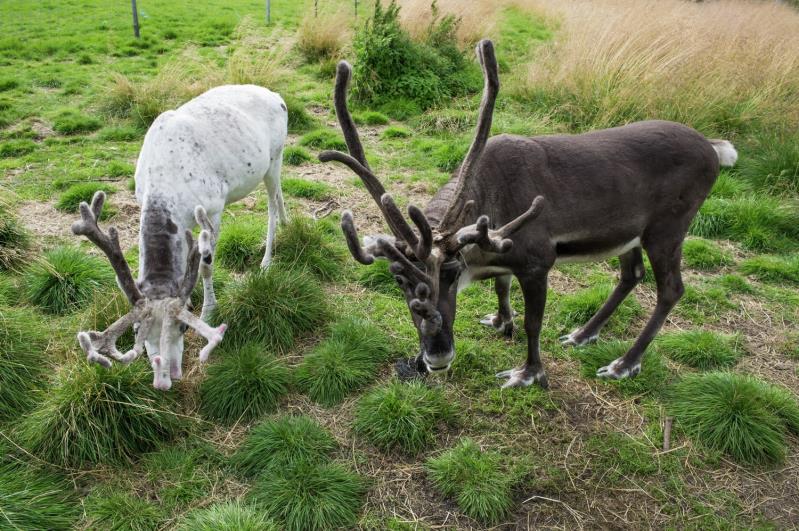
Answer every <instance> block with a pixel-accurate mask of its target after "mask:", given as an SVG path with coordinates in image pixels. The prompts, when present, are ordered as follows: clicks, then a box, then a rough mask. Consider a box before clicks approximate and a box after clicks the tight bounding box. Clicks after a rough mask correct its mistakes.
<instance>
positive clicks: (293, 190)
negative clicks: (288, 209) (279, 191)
mask: <svg viewBox="0 0 799 531" xmlns="http://www.w3.org/2000/svg"><path fill="white" fill-rule="evenodd" d="M300 149H302V148H300ZM282 186H283V192H285V193H286V194H287V195H290V196H292V197H300V198H302V199H311V200H312V201H325V200H327V199H330V198H331V197H332V196H333V192H334V190H333V187H331V186H330V185H328V184H326V183H318V182H315V181H308V180H305V179H283V182H282Z"/></svg>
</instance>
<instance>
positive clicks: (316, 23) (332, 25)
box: [297, 9, 353, 61]
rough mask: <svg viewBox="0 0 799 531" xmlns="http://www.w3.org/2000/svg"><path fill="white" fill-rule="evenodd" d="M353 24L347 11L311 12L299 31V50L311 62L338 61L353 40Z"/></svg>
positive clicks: (304, 19)
mask: <svg viewBox="0 0 799 531" xmlns="http://www.w3.org/2000/svg"><path fill="white" fill-rule="evenodd" d="M326 11H327V12H326ZM352 24H353V18H352V17H351V16H350V15H349V14H348V12H347V11H343V10H340V9H338V10H334V11H332V12H331V11H328V10H323V11H320V12H319V14H318V15H317V16H314V13H313V12H310V13H309V14H308V15H306V16H305V18H303V20H302V22H301V23H300V27H299V29H298V30H297V49H298V50H299V51H300V53H302V54H303V55H304V56H305V58H306V59H308V60H309V61H316V60H321V59H336V58H338V57H340V56H341V53H342V51H343V50H344V48H345V47H346V46H347V45H349V43H350V42H351V40H352Z"/></svg>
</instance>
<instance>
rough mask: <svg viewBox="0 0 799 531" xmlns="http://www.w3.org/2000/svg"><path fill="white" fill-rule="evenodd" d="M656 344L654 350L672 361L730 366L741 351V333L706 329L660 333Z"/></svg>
mask: <svg viewBox="0 0 799 531" xmlns="http://www.w3.org/2000/svg"><path fill="white" fill-rule="evenodd" d="M656 345H657V349H658V351H660V352H662V353H663V354H665V355H666V356H668V357H669V358H671V359H673V360H674V361H678V362H680V363H682V364H683V365H688V366H689V367H693V368H695V369H701V370H703V371H706V370H709V369H723V368H727V367H732V366H733V365H735V364H736V363H738V360H739V359H740V358H741V356H743V355H744V354H745V350H744V347H743V341H742V339H741V336H739V335H725V334H717V333H714V332H710V331H707V330H688V331H685V332H672V333H668V334H663V335H661V336H660V337H658V338H657V340H656Z"/></svg>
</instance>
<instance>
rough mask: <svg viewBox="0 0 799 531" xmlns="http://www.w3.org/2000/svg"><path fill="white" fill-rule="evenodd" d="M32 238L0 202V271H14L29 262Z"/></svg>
mask: <svg viewBox="0 0 799 531" xmlns="http://www.w3.org/2000/svg"><path fill="white" fill-rule="evenodd" d="M30 247H31V237H30V233H29V232H28V230H27V229H25V227H23V226H22V224H21V223H20V222H19V219H17V217H16V216H15V215H14V214H12V213H11V211H10V209H9V208H8V207H7V206H5V205H4V204H3V203H2V202H0V271H14V270H17V269H19V268H21V267H22V265H23V264H25V262H26V261H27V258H28V256H29V251H30Z"/></svg>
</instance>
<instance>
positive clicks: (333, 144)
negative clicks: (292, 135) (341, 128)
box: [300, 129, 347, 151]
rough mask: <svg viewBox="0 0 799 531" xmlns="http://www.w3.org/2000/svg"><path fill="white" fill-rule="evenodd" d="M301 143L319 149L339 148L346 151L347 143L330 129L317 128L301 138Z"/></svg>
mask: <svg viewBox="0 0 799 531" xmlns="http://www.w3.org/2000/svg"><path fill="white" fill-rule="evenodd" d="M300 145H301V146H307V147H313V148H318V149H337V150H339V151H346V149H347V143H346V142H344V139H343V138H342V137H341V136H340V135H339V134H338V133H335V132H333V131H331V130H330V129H316V130H314V131H311V132H310V133H307V134H306V135H304V136H303V137H302V138H300Z"/></svg>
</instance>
